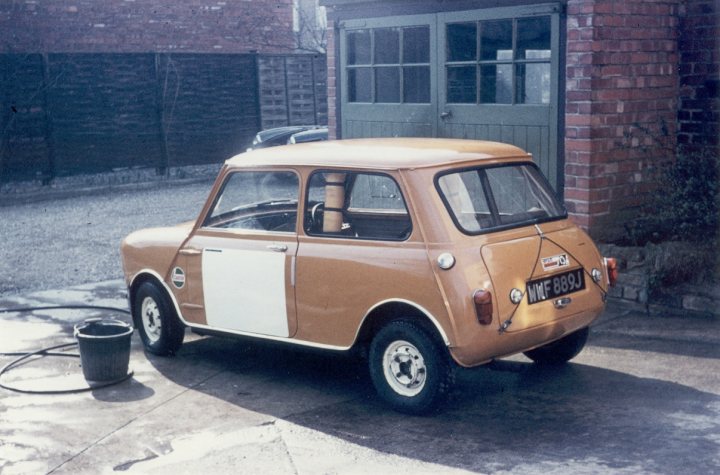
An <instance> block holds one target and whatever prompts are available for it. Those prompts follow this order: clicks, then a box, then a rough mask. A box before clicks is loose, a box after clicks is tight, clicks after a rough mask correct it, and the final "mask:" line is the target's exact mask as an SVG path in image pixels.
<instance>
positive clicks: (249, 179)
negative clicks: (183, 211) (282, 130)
mask: <svg viewBox="0 0 720 475" xmlns="http://www.w3.org/2000/svg"><path fill="white" fill-rule="evenodd" d="M299 188H300V187H299V182H298V177H297V175H296V174H295V173H293V172H290V171H253V172H235V173H232V174H231V175H230V176H228V177H227V179H226V180H225V183H224V184H223V186H222V188H221V190H220V192H219V193H218V196H217V198H216V199H215V202H214V203H213V207H212V210H211V211H210V213H209V214H208V215H207V217H206V219H205V221H204V222H203V227H208V228H221V229H241V230H253V231H270V232H295V230H296V225H297V207H298V194H299Z"/></svg>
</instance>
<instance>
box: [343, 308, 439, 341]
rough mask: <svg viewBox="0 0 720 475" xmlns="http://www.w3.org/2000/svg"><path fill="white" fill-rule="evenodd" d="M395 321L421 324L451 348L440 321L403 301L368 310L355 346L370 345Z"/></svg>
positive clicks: (427, 312)
mask: <svg viewBox="0 0 720 475" xmlns="http://www.w3.org/2000/svg"><path fill="white" fill-rule="evenodd" d="M394 320H408V321H412V322H413V323H416V324H419V325H420V326H421V327H422V328H424V329H425V330H427V331H428V332H429V333H430V334H431V335H433V336H435V337H436V338H438V339H439V341H441V342H442V343H443V344H444V345H445V346H446V347H448V346H450V339H449V338H448V336H447V333H446V332H445V330H444V329H443V327H442V326H441V325H440V323H439V322H438V320H437V319H436V318H435V317H434V316H433V315H432V314H431V313H430V312H429V311H428V310H427V309H425V308H423V307H422V306H420V305H417V304H416V303H414V302H411V301H408V300H403V299H391V300H385V301H383V302H379V303H377V304H376V305H374V306H373V307H372V308H371V309H370V310H368V312H367V313H366V314H365V317H363V321H362V323H361V325H360V329H359V330H358V334H357V336H356V338H355V346H363V345H367V344H369V343H370V341H371V340H372V338H373V336H374V335H375V334H376V333H377V332H378V330H380V328H382V327H383V326H384V325H386V324H387V323H389V322H391V321H394Z"/></svg>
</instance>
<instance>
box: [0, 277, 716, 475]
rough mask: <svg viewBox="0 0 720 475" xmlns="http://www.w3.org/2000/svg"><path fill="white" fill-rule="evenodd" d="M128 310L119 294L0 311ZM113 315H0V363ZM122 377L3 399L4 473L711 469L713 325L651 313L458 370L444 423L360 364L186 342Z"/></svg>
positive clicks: (56, 364) (47, 377) (611, 319)
mask: <svg viewBox="0 0 720 475" xmlns="http://www.w3.org/2000/svg"><path fill="white" fill-rule="evenodd" d="M78 303H79V304H94V305H103V306H114V307H121V308H126V302H125V300H124V289H123V288H122V282H120V281H109V282H103V283H101V284H91V285H81V286H76V287H70V288H67V289H64V290H49V291H41V292H35V293H30V294H26V295H21V296H13V297H5V298H3V299H0V308H17V307H27V306H36V305H47V304H78ZM97 315H101V316H108V317H109V316H113V317H119V318H121V319H125V320H127V319H128V317H127V316H126V315H123V314H117V315H111V314H110V313H108V312H98V311H79V310H54V311H32V312H31V311H26V312H20V313H12V314H0V351H2V352H3V354H2V355H1V356H0V364H2V365H4V364H6V363H7V362H9V361H10V360H11V359H12V357H11V356H9V355H8V353H13V352H18V351H27V350H35V349H39V348H41V347H47V346H50V345H53V344H57V343H63V342H70V341H73V339H72V327H73V325H74V324H75V323H77V322H79V321H82V320H84V319H85V318H88V317H90V316H97ZM130 368H131V370H133V371H134V374H133V376H132V378H131V379H129V380H127V381H125V382H123V383H121V384H118V385H115V386H112V387H109V388H104V389H97V390H93V391H88V392H82V393H75V394H65V395H33V394H21V393H16V392H10V391H7V390H4V389H0V472H2V473H3V474H15V473H57V474H60V473H73V474H74V473H115V472H127V473H169V474H178V473H273V474H276V473H277V474H324V473H343V474H344V473H351V474H356V473H357V474H365V473H367V474H379V473H392V474H405V473H407V474H418V473H421V474H422V473H428V474H429V473H433V474H436V473H493V474H541V473H542V474H594V473H603V474H606V473H622V474H624V473H632V474H635V473H658V474H684V473H687V474H712V473H720V322H718V321H717V320H712V319H698V318H689V317H672V316H667V317H662V318H657V317H654V318H648V317H646V316H645V315H643V314H642V313H641V312H638V311H635V310H632V309H628V308H626V307H622V306H620V305H619V304H617V303H616V302H611V305H610V308H609V311H608V312H607V313H606V315H605V316H604V317H603V318H602V319H601V320H600V321H599V322H598V323H597V324H596V325H595V327H594V329H593V332H592V334H591V340H590V344H589V346H588V347H586V349H585V351H583V353H581V355H580V356H579V357H577V358H576V359H575V360H574V361H573V363H572V364H570V365H568V366H566V367H564V368H561V369H543V368H539V367H537V366H535V365H533V364H530V362H529V360H526V359H525V358H524V357H521V356H519V357H515V358H512V359H509V360H503V361H500V362H496V363H494V364H492V365H490V366H486V367H482V368H476V369H472V370H461V371H459V374H458V384H457V388H456V391H455V395H454V397H453V398H452V400H451V401H450V402H449V403H448V404H447V406H446V407H445V408H444V410H443V411H442V412H440V413H439V414H436V415H433V416H428V417H409V416H405V415H400V414H398V413H395V412H393V411H391V410H389V409H387V408H386V407H385V406H383V405H382V404H381V402H380V401H379V400H378V399H377V398H376V396H375V394H374V391H373V389H372V387H371V383H370V379H369V376H368V374H367V371H366V369H365V364H364V362H362V361H359V360H357V359H354V358H351V357H348V356H343V355H335V354H327V353H315V352H307V351H299V350H296V349H288V348H286V347H281V346H277V345H269V344H266V343H257V342H252V341H249V340H244V341H238V340H229V339H223V338H210V337H207V338H205V337H202V338H201V337H197V336H194V335H191V334H188V335H187V336H186V343H185V344H184V346H183V347H182V349H181V350H180V352H179V353H178V355H177V356H175V357H172V358H159V357H154V356H149V355H145V354H144V352H143V351H142V347H141V344H140V341H139V338H138V337H137V335H134V336H133V343H132V352H131V361H130ZM2 382H3V383H4V384H13V385H16V386H20V387H23V388H26V389H44V390H47V389H62V388H71V387H78V386H83V385H85V381H84V379H83V377H82V373H81V369H80V367H79V360H78V359H76V358H61V357H48V358H44V359H41V360H37V361H33V362H31V363H29V364H25V365H22V366H20V367H19V368H17V369H14V370H12V371H11V372H9V373H7V374H6V375H5V376H3V378H2Z"/></svg>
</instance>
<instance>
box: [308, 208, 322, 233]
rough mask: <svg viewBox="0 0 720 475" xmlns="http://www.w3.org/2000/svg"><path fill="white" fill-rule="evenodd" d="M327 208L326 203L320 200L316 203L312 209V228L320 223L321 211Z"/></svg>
mask: <svg viewBox="0 0 720 475" xmlns="http://www.w3.org/2000/svg"><path fill="white" fill-rule="evenodd" d="M324 208H325V203H324V202H323V201H320V202H319V203H315V204H314V205H313V207H312V208H311V209H310V230H312V229H314V228H315V227H316V226H318V225H319V224H320V219H321V218H320V212H321V211H322V210H323V209H324Z"/></svg>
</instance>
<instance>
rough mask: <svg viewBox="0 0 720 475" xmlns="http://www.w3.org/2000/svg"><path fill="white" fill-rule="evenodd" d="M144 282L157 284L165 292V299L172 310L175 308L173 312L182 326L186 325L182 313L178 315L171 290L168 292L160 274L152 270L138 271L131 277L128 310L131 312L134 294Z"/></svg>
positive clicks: (175, 301)
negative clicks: (168, 301) (169, 302)
mask: <svg viewBox="0 0 720 475" xmlns="http://www.w3.org/2000/svg"><path fill="white" fill-rule="evenodd" d="M145 282H154V283H156V284H159V286H160V287H161V288H162V289H163V290H164V291H165V295H167V297H168V298H169V299H170V301H171V302H172V304H173V308H175V312H176V314H177V316H178V318H179V319H180V321H181V322H182V323H183V324H185V325H187V322H185V319H184V318H183V316H182V313H180V305H179V304H178V302H177V300H176V299H175V294H173V293H172V290H170V287H169V286H168V285H167V284H166V283H165V281H164V280H163V278H162V277H161V276H160V274H158V273H157V272H155V271H154V270H152V269H143V270H141V271H139V272H138V273H137V274H135V275H134V276H133V278H132V280H131V281H130V285H129V286H128V303H129V305H130V310H131V311H132V310H133V307H134V305H133V303H134V302H135V294H136V293H137V290H138V289H139V288H140V286H141V285H142V284H144V283H145Z"/></svg>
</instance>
